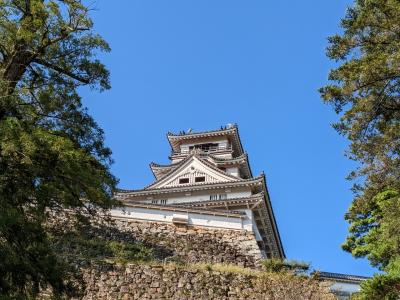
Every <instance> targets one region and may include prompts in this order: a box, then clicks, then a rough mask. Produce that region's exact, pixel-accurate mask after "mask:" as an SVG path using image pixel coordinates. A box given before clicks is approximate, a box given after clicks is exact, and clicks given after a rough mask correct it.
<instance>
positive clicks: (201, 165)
mask: <svg viewBox="0 0 400 300" xmlns="http://www.w3.org/2000/svg"><path fill="white" fill-rule="evenodd" d="M196 178H197V180H198V181H197V180H196ZM235 180H240V179H239V178H237V177H235V176H232V175H229V174H226V173H225V172H223V171H222V170H219V169H217V168H215V167H212V166H210V164H207V163H206V162H204V161H202V160H201V159H199V158H198V157H196V156H192V157H191V158H190V159H188V160H187V161H186V162H185V163H184V164H182V165H181V166H180V167H178V168H177V169H175V170H174V171H173V172H172V173H171V174H169V175H168V176H166V177H164V178H162V179H161V180H159V181H156V182H155V183H153V184H152V185H150V186H148V187H147V189H150V188H151V189H159V188H164V187H177V186H185V185H194V184H208V183H219V182H231V181H235Z"/></svg>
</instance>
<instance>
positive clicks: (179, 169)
mask: <svg viewBox="0 0 400 300" xmlns="http://www.w3.org/2000/svg"><path fill="white" fill-rule="evenodd" d="M167 138H168V141H169V143H170V145H171V148H172V153H171V156H170V157H169V158H170V160H171V164H168V165H160V164H156V163H151V164H150V168H151V170H152V172H153V174H154V176H155V181H154V182H153V183H151V184H150V185H148V186H146V187H145V188H143V189H140V190H120V191H119V192H118V193H117V194H116V198H117V199H118V200H120V201H121V202H122V203H123V207H121V208H116V209H113V210H112V215H113V216H114V217H116V218H129V219H139V220H149V221H157V222H168V223H173V224H177V225H188V226H205V227H213V228H224V229H232V230H247V231H252V232H253V233H254V235H255V237H256V240H257V242H258V245H259V247H260V250H261V252H262V253H263V255H264V256H265V257H279V258H285V253H284V250H283V246H282V242H281V239H280V236H279V231H278V227H277V224H276V221H275V217H274V213H273V210H272V206H271V201H270V197H269V194H268V189H267V185H266V181H265V175H264V174H260V175H259V176H255V177H254V176H253V174H252V172H251V168H250V165H249V161H248V157H247V154H246V153H245V152H244V150H243V147H242V143H241V140H240V137H239V131H238V128H237V126H236V125H228V126H227V127H225V128H221V129H220V130H215V131H206V132H197V133H194V132H192V131H191V130H190V132H187V133H185V132H181V133H180V134H173V133H168V134H167Z"/></svg>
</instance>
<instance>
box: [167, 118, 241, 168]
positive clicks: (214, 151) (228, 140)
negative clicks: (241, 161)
mask: <svg viewBox="0 0 400 300" xmlns="http://www.w3.org/2000/svg"><path fill="white" fill-rule="evenodd" d="M167 137H168V141H169V143H170V145H171V148H172V153H171V156H170V159H171V160H172V163H177V162H179V161H181V160H182V159H184V158H185V157H187V156H188V155H190V154H192V153H198V154H209V155H213V156H214V157H216V158H221V159H234V158H237V157H240V156H243V155H244V154H245V153H244V151H243V147H242V143H241V141H240V137H239V131H238V127H237V126H236V124H228V125H227V126H225V127H221V129H219V130H212V131H204V132H193V131H192V130H191V129H189V130H188V131H187V132H183V131H182V132H180V133H179V134H174V133H171V132H168V134H167Z"/></svg>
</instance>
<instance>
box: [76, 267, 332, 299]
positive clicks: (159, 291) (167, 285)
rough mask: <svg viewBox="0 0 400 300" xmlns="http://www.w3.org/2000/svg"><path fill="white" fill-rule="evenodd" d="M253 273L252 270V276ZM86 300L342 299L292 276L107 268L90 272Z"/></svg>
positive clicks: (86, 276)
mask: <svg viewBox="0 0 400 300" xmlns="http://www.w3.org/2000/svg"><path fill="white" fill-rule="evenodd" d="M250 271H251V270H250ZM83 279H84V282H85V283H86V289H85V295H84V297H83V299H85V300H94V299H99V300H102V299H104V300H106V299H110V300H111V299H113V300H114V299H125V300H128V299H219V300H223V299H271V300H272V299H279V300H284V299H287V300H303V299H304V300H305V299H307V300H314V299H315V300H317V299H318V300H321V299H332V300H333V299H336V298H335V297H334V296H333V295H332V294H330V293H329V287H328V286H327V285H326V284H324V283H321V282H319V281H317V280H312V279H306V278H300V277H293V276H289V275H277V274H265V273H261V272H258V271H252V272H250V273H249V272H245V273H241V272H229V271H228V272H226V271H224V272H221V271H215V270H213V269H211V267H210V270H207V268H196V267H191V268H189V267H177V266H175V265H153V266H151V265H125V266H117V265H102V266H97V268H91V269H87V270H86V271H85V272H84V276H83Z"/></svg>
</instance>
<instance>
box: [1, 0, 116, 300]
mask: <svg viewBox="0 0 400 300" xmlns="http://www.w3.org/2000/svg"><path fill="white" fill-rule="evenodd" d="M89 12H90V9H89V8H88V7H87V6H85V5H84V4H82V2H81V1H79V0H63V1H61V0H51V1H44V0H0V297H1V296H9V297H28V296H35V295H36V294H37V292H38V291H39V289H40V288H45V287H51V288H52V289H53V290H54V292H55V294H61V293H64V292H66V291H68V290H69V287H68V286H67V282H68V280H67V279H68V276H69V274H68V270H67V269H66V268H65V265H64V264H63V262H62V260H60V259H59V258H58V257H57V255H56V254H55V253H54V252H53V250H52V249H51V247H50V243H49V240H48V234H47V232H46V228H45V226H44V224H45V223H46V221H47V219H48V216H49V214H51V213H53V212H56V211H58V210H63V209H66V208H67V209H71V210H75V211H76V213H77V214H80V213H81V212H83V211H84V212H86V213H96V212H97V211H98V210H99V209H107V208H110V207H111V206H112V205H113V203H114V201H113V200H112V192H113V190H114V188H115V186H116V179H115V178H114V176H113V175H112V174H111V173H110V170H109V168H110V164H111V163H112V161H111V157H110V155H111V151H110V150H109V149H108V148H107V147H105V146H104V142H103V141H104V137H103V131H102V130H101V129H100V128H99V127H98V125H97V124H96V122H95V121H94V120H93V118H92V117H91V116H90V115H89V114H88V113H87V111H86V109H85V108H84V107H83V106H82V103H81V98H80V96H79V94H78V92H77V89H78V88H79V87H81V86H89V87H91V88H94V89H98V90H100V91H101V90H104V89H108V88H110V84H109V72H108V71H107V70H106V68H105V67H104V65H103V64H102V63H101V62H100V61H99V60H98V59H97V58H96V54H97V53H99V52H101V51H106V52H107V51H109V50H110V48H109V46H108V44H107V43H106V42H105V41H104V40H103V39H102V38H101V37H100V36H98V35H96V34H95V33H94V32H93V23H92V21H91V19H90V17H89Z"/></svg>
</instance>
